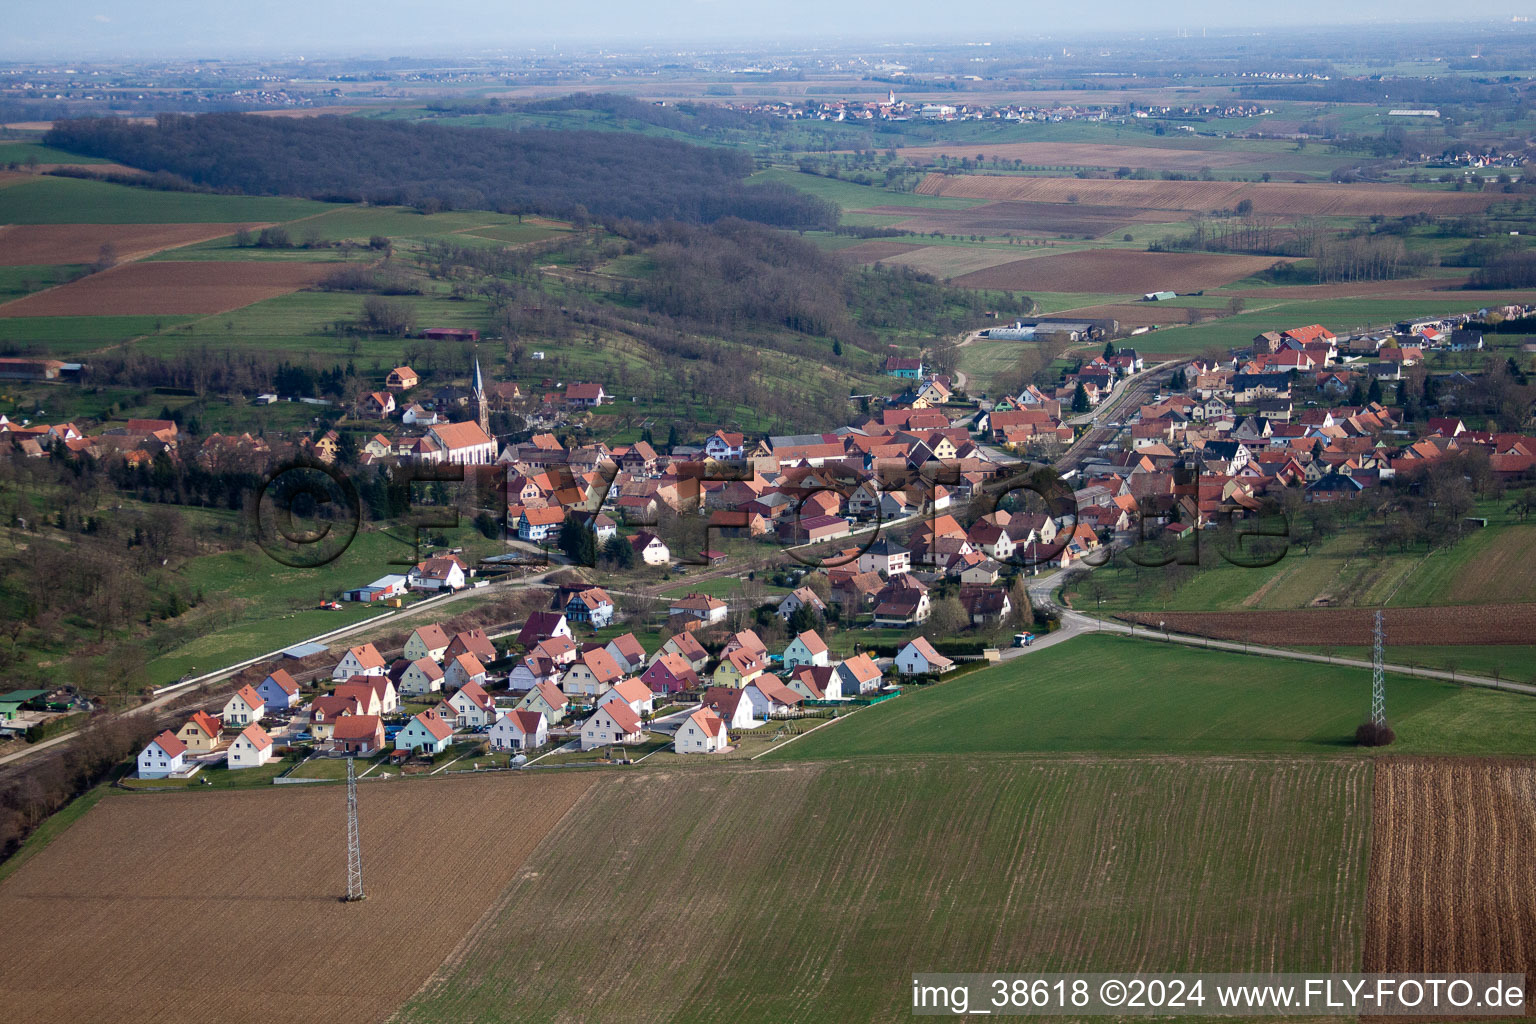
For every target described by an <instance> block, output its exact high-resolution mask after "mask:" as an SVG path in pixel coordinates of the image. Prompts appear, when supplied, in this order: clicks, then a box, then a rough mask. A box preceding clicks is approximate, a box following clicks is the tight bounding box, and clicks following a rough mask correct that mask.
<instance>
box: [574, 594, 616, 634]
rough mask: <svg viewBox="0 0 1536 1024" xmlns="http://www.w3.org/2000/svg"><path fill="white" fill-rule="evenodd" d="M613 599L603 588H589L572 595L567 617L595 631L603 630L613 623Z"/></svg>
mask: <svg viewBox="0 0 1536 1024" xmlns="http://www.w3.org/2000/svg"><path fill="white" fill-rule="evenodd" d="M613 612H614V608H613V598H611V597H609V596H608V592H607V591H605V590H603V588H601V587H588V588H586V589H585V590H582V591H579V592H577V593H575V594H572V595H571V599H570V602H569V603H567V604H566V606H565V616H566V618H567V619H569V620H570V621H571V622H580V623H582V624H584V625H587V626H590V627H592V628H593V629H602V628H604V627H605V626H607V625H608V624H609V623H611V622H612V621H613Z"/></svg>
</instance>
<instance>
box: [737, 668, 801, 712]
mask: <svg viewBox="0 0 1536 1024" xmlns="http://www.w3.org/2000/svg"><path fill="white" fill-rule="evenodd" d="M741 693H742V694H743V695H744V696H745V697H746V699H747V700H749V701H751V702H752V716H753V717H754V718H760V719H762V720H764V721H767V720H768V719H770V718H783V717H785V716H786V715H788V714H790V713H791V712H793V711H794V710H795V709H796V708H797V707H799V705H800V704H801V703H803V702H804V700H805V698H804V697H802V696H801V695H800V694H798V693H796V692H795V691H794V690H791V689H790V688H789V687H787V686H785V685H784V680H782V679H780V678H779V677H778V676H775V675H769V674H767V673H764V674H762V675H760V676H758V677H757V678H756V679H754V680H752V681H751V682H750V683H748V684H747V685H746V686H743V687H742V688H741Z"/></svg>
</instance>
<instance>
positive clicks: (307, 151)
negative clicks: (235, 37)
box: [47, 114, 837, 228]
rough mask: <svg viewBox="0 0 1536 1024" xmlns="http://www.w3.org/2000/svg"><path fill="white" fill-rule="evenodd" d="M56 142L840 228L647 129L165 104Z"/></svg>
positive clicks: (595, 211)
mask: <svg viewBox="0 0 1536 1024" xmlns="http://www.w3.org/2000/svg"><path fill="white" fill-rule="evenodd" d="M47 141H48V143H49V144H50V145H55V146H60V147H64V148H67V149H69V150H70V151H71V152H76V153H83V154H86V155H90V156H100V157H103V158H106V159H110V160H115V161H118V162H121V163H126V164H129V165H131V166H134V167H140V168H143V169H145V170H148V171H152V172H167V173H170V174H173V175H175V176H176V177H177V178H179V179H183V180H185V181H187V182H191V183H192V184H194V185H196V186H199V187H202V188H207V189H212V190H215V191H220V192H238V193H241V194H246V195H290V196H301V197H304V198H309V199H318V200H323V201H331V202H369V203H377V204H388V205H402V206H412V207H415V208H417V209H420V210H422V211H423V212H436V211H439V210H446V209H466V210H467V209H485V210H497V211H501V212H505V213H538V214H545V215H548V216H553V217H560V218H564V219H570V220H575V221H577V222H586V221H588V220H591V219H598V220H603V219H608V218H617V217H632V218H636V219H639V220H661V219H675V220H681V221H689V222H709V221H715V220H719V219H720V218H722V217H730V216H735V217H742V218H746V219H750V220H756V221H760V222H762V223H766V224H774V225H777V226H781V227H794V228H805V227H817V228H831V227H834V226H835V225H836V223H837V208H836V207H835V206H834V205H832V204H831V203H828V202H827V201H825V200H823V199H818V198H816V197H814V196H810V195H806V194H805V193H802V192H799V191H797V190H795V189H792V188H788V187H785V186H779V185H772V184H764V185H748V184H746V183H745V181H744V179H745V178H746V177H747V175H749V174H751V173H752V170H753V161H752V158H751V157H750V156H749V155H747V154H745V153H742V152H739V151H736V150H731V149H726V148H723V147H706V146H696V145H692V144H689V143H684V142H678V141H675V140H672V139H664V138H655V137H652V136H649V135H644V134H639V133H623V134H620V133H615V132H604V131H549V130H539V129H529V130H524V131H506V130H503V129H497V128H469V127H448V126H443V125H435V124H417V123H412V122H399V121H380V120H373V119H369V118H359V117H313V118H276V117H253V116H249V115H244V114H202V115H197V116H192V115H178V114H164V115H161V116H160V117H158V118H157V119H156V121H155V122H154V123H153V124H134V123H129V122H127V121H124V120H122V119H118V118H81V119H77V120H72V121H61V122H58V123H56V124H55V125H54V127H53V129H52V130H51V131H50V132H49V133H48V135H47Z"/></svg>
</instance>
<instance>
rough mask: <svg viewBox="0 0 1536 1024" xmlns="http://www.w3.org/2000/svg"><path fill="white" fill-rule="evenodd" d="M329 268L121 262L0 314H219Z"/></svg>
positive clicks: (307, 281)
mask: <svg viewBox="0 0 1536 1024" xmlns="http://www.w3.org/2000/svg"><path fill="white" fill-rule="evenodd" d="M334 269H335V266H334V265H332V264H327V263H297V262H292V261H287V260H281V261H280V260H271V261H267V262H260V263H258V262H249V263H237V262H231V261H224V260H218V261H214V260H209V261H205V262H186V263H174V262H169V261H167V262H158V263H127V264H124V265H122V266H118V267H113V268H112V269H111V270H106V271H103V272H101V273H99V274H92V275H91V276H89V277H83V278H81V279H80V280H78V281H74V282H71V283H70V284H66V285H62V286H61V287H58V288H50V289H48V290H47V291H43V292H37V293H36V294H33V295H28V296H26V297H24V298H20V299H17V300H15V301H14V302H7V303H6V304H4V305H0V317H8V316H159V315H166V316H174V315H177V314H191V315H199V314H201V315H206V314H209V313H223V312H225V311H226V310H231V309H239V308H240V307H241V306H249V305H250V304H251V303H253V302H260V301H261V300H262V299H271V298H275V297H277V296H279V295H286V294H288V293H289V292H292V291H297V290H299V289H300V288H304V287H307V286H308V285H311V284H314V283H315V282H316V281H318V280H320V279H321V278H322V277H324V276H325V275H326V274H328V273H330V272H331V271H332V270H334Z"/></svg>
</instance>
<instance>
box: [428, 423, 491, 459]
mask: <svg viewBox="0 0 1536 1024" xmlns="http://www.w3.org/2000/svg"><path fill="white" fill-rule="evenodd" d="M427 436H428V437H430V438H431V439H432V440H433V441H436V442H437V446H438V447H439V448H440V449H442V458H443V460H444V461H446V462H452V463H457V464H458V465H461V466H489V465H490V464H491V463H493V462H495V461H496V442H495V441H494V440H492V439H491V438H490V437H489V436H487V435H486V433H485V431H483V430H481V429H480V424H478V423H475V422H473V421H471V420H465V421H464V422H463V423H435V424H433V425H432V426H430V427H428V428H427Z"/></svg>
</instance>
